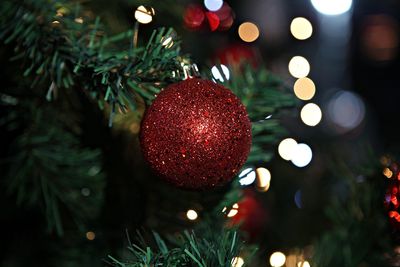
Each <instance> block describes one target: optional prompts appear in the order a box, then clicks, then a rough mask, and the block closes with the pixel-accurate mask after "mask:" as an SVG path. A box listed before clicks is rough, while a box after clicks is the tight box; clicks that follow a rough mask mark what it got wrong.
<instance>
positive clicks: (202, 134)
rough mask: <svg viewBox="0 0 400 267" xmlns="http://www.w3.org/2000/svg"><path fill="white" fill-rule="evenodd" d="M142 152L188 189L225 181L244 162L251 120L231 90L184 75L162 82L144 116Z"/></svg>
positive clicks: (161, 172) (155, 166)
mask: <svg viewBox="0 0 400 267" xmlns="http://www.w3.org/2000/svg"><path fill="white" fill-rule="evenodd" d="M140 144H141V148H142V152H143V155H144V158H145V159H146V160H147V161H148V162H149V164H150V166H151V167H152V169H153V170H154V171H155V172H156V173H157V174H158V175H159V176H160V177H162V178H163V179H165V180H167V181H168V182H171V183H173V184H174V185H176V186H178V187H182V188H187V189H206V188H211V187H214V186H218V185H223V184H225V183H227V182H229V181H230V180H231V179H232V178H233V177H234V176H235V175H236V174H237V172H238V171H239V170H240V168H241V167H242V165H243V164H244V163H245V161H246V159H247V156H248V154H249V151H250V146H251V123H250V120H249V118H248V115H247V112H246V109H245V107H244V106H243V104H242V103H241V102H240V100H239V98H237V97H236V96H235V95H234V94H233V93H232V92H231V91H230V90H228V89H226V88H225V87H223V86H221V85H219V84H216V83H214V82H212V81H208V80H202V79H197V78H193V79H187V80H185V81H182V82H179V83H176V84H172V85H170V86H168V87H167V88H165V89H164V90H163V91H161V92H160V94H159V95H158V96H157V98H156V99H155V100H154V101H153V103H152V104H151V106H150V107H149V108H148V109H147V111H146V113H145V116H144V118H143V120H142V126H141V131H140Z"/></svg>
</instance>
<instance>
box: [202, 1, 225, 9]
mask: <svg viewBox="0 0 400 267" xmlns="http://www.w3.org/2000/svg"><path fill="white" fill-rule="evenodd" d="M223 4H224V1H222V0H204V5H205V6H206V8H207V9H208V10H210V11H217V10H219V9H220V8H221V7H222V5H223Z"/></svg>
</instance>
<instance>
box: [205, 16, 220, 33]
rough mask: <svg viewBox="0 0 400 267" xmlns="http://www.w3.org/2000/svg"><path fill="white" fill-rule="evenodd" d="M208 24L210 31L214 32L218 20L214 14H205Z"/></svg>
mask: <svg viewBox="0 0 400 267" xmlns="http://www.w3.org/2000/svg"><path fill="white" fill-rule="evenodd" d="M206 16H207V20H208V24H210V29H211V31H215V30H216V29H218V26H219V22H220V21H219V18H218V16H217V15H216V14H215V13H214V12H207V13H206Z"/></svg>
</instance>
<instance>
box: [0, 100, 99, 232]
mask: <svg viewBox="0 0 400 267" xmlns="http://www.w3.org/2000/svg"><path fill="white" fill-rule="evenodd" d="M1 121H2V122H3V123H4V124H5V125H4V126H3V127H6V129H7V130H8V131H10V132H20V131H22V134H20V135H18V134H16V138H15V140H14V141H13V143H12V144H11V145H10V153H9V157H8V158H7V159H2V162H1V163H2V164H5V165H7V166H9V169H8V173H7V174H6V177H5V183H6V184H7V187H8V192H9V193H11V194H13V195H15V196H16V199H17V204H19V205H28V206H36V207H40V208H41V209H42V211H43V213H44V214H45V216H46V219H47V223H48V230H49V231H53V230H55V231H56V232H57V233H58V234H59V235H62V234H63V224H62V221H63V220H64V219H65V218H63V217H62V215H61V211H63V210H65V209H66V210H67V211H68V213H69V215H70V216H71V218H72V219H73V220H74V221H75V222H76V223H78V226H80V225H81V223H83V222H84V221H85V220H87V219H89V218H93V217H94V216H96V214H97V212H98V211H99V208H100V206H101V202H102V198H103V187H104V176H103V174H102V173H101V167H100V166H101V165H100V164H101V157H100V151H98V150H91V149H86V148H82V147H81V146H80V142H79V140H78V139H77V137H76V136H75V135H74V134H72V133H71V132H69V131H68V130H67V129H66V127H65V126H64V125H63V124H62V123H61V122H60V121H59V119H57V117H56V115H55V113H54V110H53V109H52V108H49V107H46V106H45V107H41V108H38V107H37V106H36V105H35V104H33V103H32V102H22V103H20V104H19V105H18V106H15V107H13V108H12V109H10V110H9V111H8V113H7V115H6V117H4V118H2V120H1Z"/></svg>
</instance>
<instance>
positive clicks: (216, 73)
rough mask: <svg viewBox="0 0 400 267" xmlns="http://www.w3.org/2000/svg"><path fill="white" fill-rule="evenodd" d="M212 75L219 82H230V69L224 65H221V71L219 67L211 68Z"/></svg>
mask: <svg viewBox="0 0 400 267" xmlns="http://www.w3.org/2000/svg"><path fill="white" fill-rule="evenodd" d="M221 70H222V73H221ZM211 73H212V75H213V77H214V79H216V80H219V81H220V82H224V81H225V80H229V78H230V73H229V69H228V67H227V66H225V65H224V64H221V65H220V69H219V68H218V67H217V66H213V67H212V68H211ZM222 74H223V75H222Z"/></svg>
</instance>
